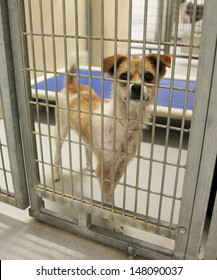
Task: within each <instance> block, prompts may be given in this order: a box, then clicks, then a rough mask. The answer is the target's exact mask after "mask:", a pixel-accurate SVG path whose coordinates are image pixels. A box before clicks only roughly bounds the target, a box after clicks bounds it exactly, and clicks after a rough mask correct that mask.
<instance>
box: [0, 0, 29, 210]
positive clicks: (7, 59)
mask: <svg viewBox="0 0 217 280" xmlns="http://www.w3.org/2000/svg"><path fill="white" fill-rule="evenodd" d="M10 33H11V29H10V22H9V12H8V3H7V2H6V1H1V2H0V41H1V44H0V64H1V68H0V76H1V81H0V82H1V91H2V92H3V93H4V94H2V103H3V106H4V122H5V130H6V134H7V143H8V153H9V158H10V163H11V172H12V177H13V183H14V192H15V197H16V199H17V204H18V206H19V207H20V208H22V209H25V208H26V207H27V206H28V205H29V199H28V194H27V188H26V185H27V184H26V177H25V172H24V170H25V168H24V161H23V152H22V144H21V133H20V126H19V115H18V107H17V96H16V84H15V76H14V69H15V66H14V62H13V53H12V43H13V42H12V40H11V34H10ZM15 72H16V71H15Z"/></svg>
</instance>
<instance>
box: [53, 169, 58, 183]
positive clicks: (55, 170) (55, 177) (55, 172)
mask: <svg viewBox="0 0 217 280" xmlns="http://www.w3.org/2000/svg"><path fill="white" fill-rule="evenodd" d="M53 180H54V182H57V181H59V180H60V171H59V168H57V167H54V169H53Z"/></svg>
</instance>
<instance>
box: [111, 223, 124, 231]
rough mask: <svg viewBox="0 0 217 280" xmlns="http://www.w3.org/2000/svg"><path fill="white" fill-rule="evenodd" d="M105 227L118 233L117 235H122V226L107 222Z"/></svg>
mask: <svg viewBox="0 0 217 280" xmlns="http://www.w3.org/2000/svg"><path fill="white" fill-rule="evenodd" d="M107 227H108V229H109V230H111V231H114V232H118V233H123V230H124V228H123V226H122V225H120V224H119V223H118V222H113V221H107Z"/></svg>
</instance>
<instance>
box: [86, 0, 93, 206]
mask: <svg viewBox="0 0 217 280" xmlns="http://www.w3.org/2000/svg"><path fill="white" fill-rule="evenodd" d="M87 21H88V25H87V37H88V39H87V51H88V86H89V99H88V100H89V132H90V134H89V143H88V145H89V147H88V152H89V155H88V157H89V160H90V193H91V203H93V173H92V170H93V135H92V132H93V126H92V111H93V110H92V77H91V75H92V70H91V64H92V63H91V53H92V48H91V26H92V22H91V0H88V2H87Z"/></svg>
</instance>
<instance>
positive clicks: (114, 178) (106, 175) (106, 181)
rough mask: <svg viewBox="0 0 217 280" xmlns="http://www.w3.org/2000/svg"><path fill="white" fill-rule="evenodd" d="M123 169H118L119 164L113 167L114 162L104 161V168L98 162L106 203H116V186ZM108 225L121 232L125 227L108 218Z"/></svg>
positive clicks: (98, 172) (97, 171) (98, 174)
mask: <svg viewBox="0 0 217 280" xmlns="http://www.w3.org/2000/svg"><path fill="white" fill-rule="evenodd" d="M123 171H124V170H123V168H121V169H117V166H115V168H113V166H112V163H111V164H109V163H105V162H104V163H103V169H102V168H101V164H98V166H97V169H96V175H97V176H98V177H99V180H100V184H101V189H102V197H103V202H104V203H107V204H109V205H113V204H114V191H115V187H116V185H117V182H118V181H119V180H120V178H121V177H122V175H123ZM113 174H114V175H113ZM102 176H103V178H102ZM107 226H108V228H109V229H111V230H112V231H115V232H119V233H122V232H123V227H122V226H121V225H120V224H119V223H118V222H116V221H111V220H108V221H107Z"/></svg>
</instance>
